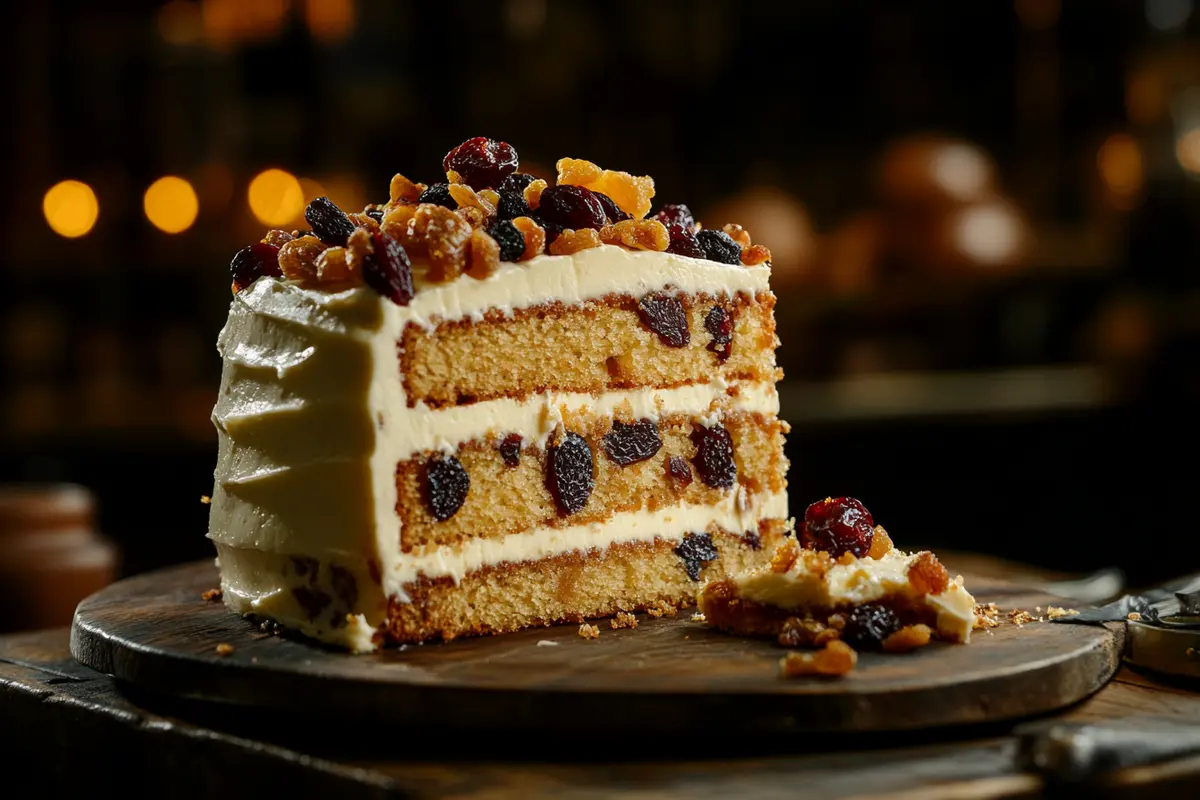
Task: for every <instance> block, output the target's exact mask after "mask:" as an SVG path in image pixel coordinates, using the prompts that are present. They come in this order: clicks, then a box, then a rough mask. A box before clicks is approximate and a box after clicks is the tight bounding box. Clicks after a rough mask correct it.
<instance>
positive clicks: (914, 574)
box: [908, 550, 950, 594]
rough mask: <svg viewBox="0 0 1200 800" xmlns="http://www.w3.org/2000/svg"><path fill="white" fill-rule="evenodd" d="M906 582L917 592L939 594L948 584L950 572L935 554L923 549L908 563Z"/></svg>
mask: <svg viewBox="0 0 1200 800" xmlns="http://www.w3.org/2000/svg"><path fill="white" fill-rule="evenodd" d="M908 582H909V584H911V586H912V589H913V591H914V592H916V593H917V594H941V593H942V592H944V591H946V587H947V586H949V585H950V573H949V572H947V571H946V568H945V567H944V566H942V562H941V561H938V557H937V556H935V555H934V554H933V553H931V552H929V551H928V550H924V551H922V552H920V553H917V557H916V558H914V559H913V562H912V563H911V564H909V566H908Z"/></svg>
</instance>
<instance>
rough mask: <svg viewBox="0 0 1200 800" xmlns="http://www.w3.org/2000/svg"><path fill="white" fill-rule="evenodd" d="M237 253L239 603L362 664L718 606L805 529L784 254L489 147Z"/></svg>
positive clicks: (232, 482)
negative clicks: (730, 579)
mask: <svg viewBox="0 0 1200 800" xmlns="http://www.w3.org/2000/svg"><path fill="white" fill-rule="evenodd" d="M443 168H444V169H445V171H446V182H445V183H438V184H432V185H428V186H426V185H422V184H416V183H413V182H412V181H409V180H408V179H407V178H405V177H403V176H402V175H397V176H395V178H393V180H392V182H391V192H390V195H391V196H390V199H389V202H387V203H386V204H381V205H376V206H368V207H367V208H366V209H364V211H363V212H362V213H353V214H346V213H344V212H342V210H340V209H339V208H337V206H335V205H334V204H332V203H331V202H329V201H328V200H327V199H326V198H317V199H316V200H314V201H313V202H312V204H310V206H309V207H308V210H307V212H306V218H307V220H308V222H309V224H310V226H311V228H312V230H311V231H294V232H291V233H288V232H284V231H271V232H269V233H268V234H267V235H266V236H265V237H264V239H263V241H261V242H259V243H257V244H255V245H251V246H249V247H247V248H245V249H243V250H242V251H240V252H239V253H238V254H237V255H236V256H235V257H234V260H233V263H232V265H231V271H232V275H233V289H234V298H233V302H232V304H231V306H230V310H229V317H228V321H227V323H226V325H225V327H224V329H223V330H222V332H221V335H220V337H219V341H218V350H219V352H220V353H221V354H222V356H223V358H224V369H223V375H222V382H221V389H220V396H219V398H218V401H217V403H216V407H215V409H214V412H213V421H214V424H215V426H216V428H217V432H218V440H219V453H218V462H217V467H216V472H215V487H214V491H213V495H212V504H211V514H210V527H209V534H208V535H209V538H211V539H212V540H213V542H214V543H215V545H216V549H217V555H218V562H219V565H220V569H221V582H222V589H223V596H224V598H225V602H226V603H227V604H228V605H229V606H230V607H231V608H232V609H233V610H235V611H237V612H239V613H243V614H248V615H253V616H257V617H263V618H269V619H272V620H274V621H275V622H277V623H279V624H281V625H283V626H285V627H287V628H291V629H294V630H298V631H300V632H302V633H304V634H306V635H309V636H311V637H314V638H317V639H319V640H322V641H325V642H328V643H331V644H335V645H338V646H343V647H346V648H348V649H351V650H355V651H369V650H371V649H373V648H375V647H378V646H380V645H384V644H388V643H407V642H425V641H430V640H438V639H441V640H449V639H454V638H456V637H460V636H469V635H478V634H491V633H502V632H505V631H513V630H517V629H520V628H524V627H528V626H533V625H546V624H551V623H555V622H561V621H572V622H578V621H581V620H582V619H585V618H589V617H597V616H605V615H612V614H616V613H618V612H621V611H634V610H638V609H643V608H653V607H666V606H676V607H678V606H684V605H688V604H692V603H694V602H695V598H696V594H697V591H698V589H699V587H700V586H701V584H702V582H703V581H705V580H712V579H719V578H722V577H725V576H728V575H732V574H735V573H740V572H742V571H744V570H746V569H749V568H752V567H755V566H758V565H762V564H765V563H767V561H768V560H769V559H770V554H771V552H772V551H773V550H774V549H775V546H776V545H777V544H778V543H779V542H780V541H781V540H782V539H783V538H784V535H785V532H786V530H787V528H788V523H787V494H786V487H787V483H786V478H785V473H786V469H787V461H786V459H785V458H784V455H783V436H784V434H785V433H786V432H787V424H786V423H785V422H783V421H782V420H780V419H779V418H778V411H779V400H778V395H777V394H776V391H775V383H776V381H777V380H778V378H779V377H780V371H779V370H778V368H777V367H776V364H775V355H774V351H775V347H776V345H777V343H778V342H777V339H776V336H775V321H774V304H775V297H774V295H773V294H772V293H771V290H770V286H769V277H770V263H769V256H770V254H769V251H767V250H766V248H764V247H762V246H761V245H753V244H751V242H750V237H749V235H748V234H747V233H746V232H745V231H744V230H742V229H741V228H740V227H739V226H736V225H728V226H726V227H725V229H724V230H709V229H702V228H701V227H700V226H699V225H697V224H696V223H695V221H694V219H693V218H692V216H691V214H690V212H689V211H688V210H687V208H686V207H684V206H664V207H662V208H661V209H659V210H658V212H657V213H656V214H654V215H652V216H648V215H649V212H650V209H651V200H652V198H653V194H654V190H653V181H652V180H650V179H649V178H646V177H635V176H631V175H628V174H626V173H619V172H613V171H610V170H603V169H600V168H599V167H597V166H595V165H594V164H590V163H589V162H586V161H578V160H574V159H563V160H561V161H560V162H559V164H558V176H557V181H556V184H555V185H553V186H550V185H547V183H546V182H545V181H540V180H536V179H534V178H533V177H532V176H529V175H522V174H521V173H520V172H518V171H517V168H518V164H517V157H516V153H515V151H514V150H513V149H512V148H511V147H510V146H509V145H507V144H505V143H503V142H496V141H493V140H490V139H472V140H469V141H468V142H465V143H464V144H463V145H460V146H459V147H457V148H455V149H454V150H452V151H451V152H450V153H449V154H448V155H447V157H446V160H445V162H444V163H443Z"/></svg>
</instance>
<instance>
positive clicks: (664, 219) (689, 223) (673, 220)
mask: <svg viewBox="0 0 1200 800" xmlns="http://www.w3.org/2000/svg"><path fill="white" fill-rule="evenodd" d="M654 218H655V219H656V220H658V221H659V222H661V223H662V224H663V225H666V226H667V227H670V226H671V225H679V226H681V227H683V228H685V229H687V230H689V231H695V230H696V218H695V217H694V216H693V215H692V210H691V209H690V208H688V207H687V206H685V205H684V204H683V203H668V204H667V205H665V206H663V207H662V208H661V209H659V211H658V213H657V214H655V215H654Z"/></svg>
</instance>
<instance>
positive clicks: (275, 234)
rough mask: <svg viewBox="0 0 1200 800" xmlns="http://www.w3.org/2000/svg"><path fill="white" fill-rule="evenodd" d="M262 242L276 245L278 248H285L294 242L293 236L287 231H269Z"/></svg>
mask: <svg viewBox="0 0 1200 800" xmlns="http://www.w3.org/2000/svg"><path fill="white" fill-rule="evenodd" d="M262 240H263V241H264V242H266V243H267V244H271V245H275V246H276V247H283V246H284V245H285V244H287V243H288V242H290V241H291V240H292V235H291V234H290V233H288V232H287V231H280V230H274V231H267V235H266V236H264V237H263V238H262Z"/></svg>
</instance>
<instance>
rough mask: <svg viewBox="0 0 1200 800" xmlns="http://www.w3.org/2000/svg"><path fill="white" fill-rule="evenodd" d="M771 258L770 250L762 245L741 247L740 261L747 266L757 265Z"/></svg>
mask: <svg viewBox="0 0 1200 800" xmlns="http://www.w3.org/2000/svg"><path fill="white" fill-rule="evenodd" d="M770 260H771V251H770V250H768V249H767V248H766V247H765V246H764V245H761V244H756V245H752V246H750V247H743V248H742V263H743V264H745V265H746V266H747V267H757V266H758V265H759V264H765V263H766V262H768V261H770Z"/></svg>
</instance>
